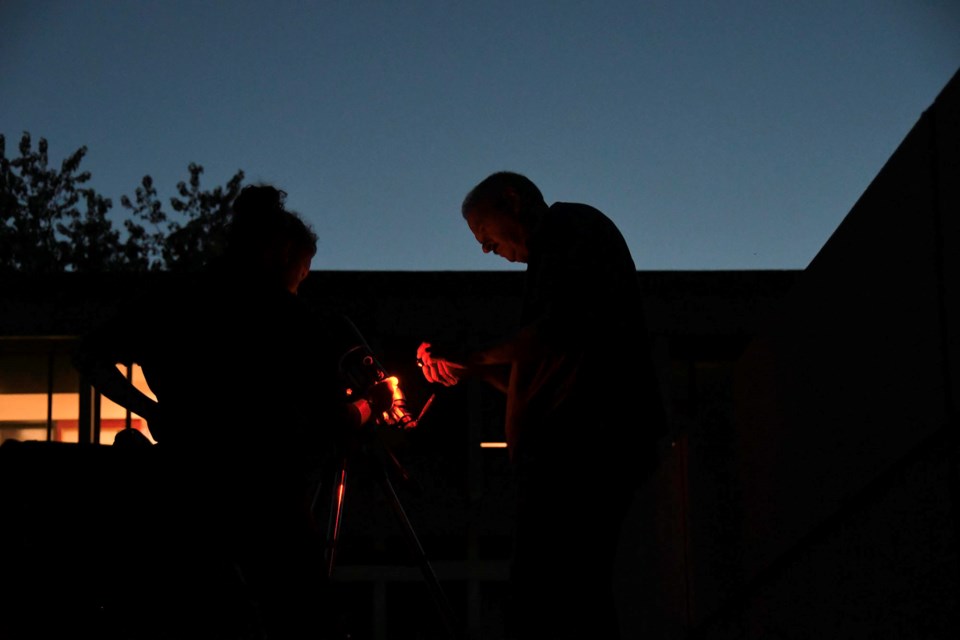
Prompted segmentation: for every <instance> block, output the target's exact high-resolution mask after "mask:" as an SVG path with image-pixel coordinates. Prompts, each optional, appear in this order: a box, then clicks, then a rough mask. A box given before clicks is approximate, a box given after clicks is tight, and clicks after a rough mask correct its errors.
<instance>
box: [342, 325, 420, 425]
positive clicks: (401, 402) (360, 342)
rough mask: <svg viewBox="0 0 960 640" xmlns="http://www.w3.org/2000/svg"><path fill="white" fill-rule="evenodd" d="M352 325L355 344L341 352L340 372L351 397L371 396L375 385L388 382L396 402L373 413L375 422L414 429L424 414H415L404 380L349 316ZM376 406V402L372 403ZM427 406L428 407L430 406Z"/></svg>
mask: <svg viewBox="0 0 960 640" xmlns="http://www.w3.org/2000/svg"><path fill="white" fill-rule="evenodd" d="M346 321H347V323H349V324H350V327H351V328H352V333H353V334H354V336H353V337H354V340H353V342H355V344H354V345H353V346H351V347H350V348H348V349H347V350H346V351H345V352H344V353H343V355H342V356H340V363H339V373H340V379H341V380H342V381H343V383H344V384H345V385H346V394H347V395H348V396H350V397H351V398H364V399H367V400H369V399H370V397H371V395H372V394H373V393H374V387H376V386H377V385H379V384H386V385H387V386H388V388H389V389H390V393H391V395H392V398H393V402H392V403H391V405H390V408H389V409H387V410H386V411H383V412H381V413H380V414H379V415H375V416H373V419H374V422H375V423H376V424H378V425H387V426H391V427H396V428H398V429H401V430H404V431H405V430H408V429H414V428H416V426H417V421H418V420H419V419H420V417H422V416H423V413H424V411H421V412H420V416H418V417H416V418H414V417H413V415H411V413H410V411H409V410H408V408H407V399H406V396H405V395H404V394H403V391H402V390H401V389H400V381H399V379H398V378H397V377H396V376H393V375H389V374H388V373H387V370H386V369H385V368H384V366H383V365H382V364H381V363H380V361H379V360H378V359H377V357H376V356H375V355H374V353H373V351H372V350H371V349H370V346H369V345H368V344H367V342H366V340H364V339H363V336H361V335H360V332H359V331H358V330H357V328H356V327H355V326H353V323H352V322H350V320H349V319H347V320H346ZM371 406H373V403H371ZM426 408H427V407H426V406H424V410H426Z"/></svg>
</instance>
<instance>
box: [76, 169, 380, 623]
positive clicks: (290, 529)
mask: <svg viewBox="0 0 960 640" xmlns="http://www.w3.org/2000/svg"><path fill="white" fill-rule="evenodd" d="M285 195H286V194H285V193H284V192H283V191H280V190H278V189H276V188H274V187H271V186H267V185H257V186H248V187H246V188H245V189H244V190H243V191H242V192H241V193H240V194H239V196H238V197H237V199H236V200H235V202H234V203H233V213H232V216H233V217H232V220H231V223H230V227H229V235H228V243H227V248H226V251H225V253H224V255H223V256H222V257H220V258H219V259H218V260H217V261H216V262H215V263H214V264H213V265H212V266H211V267H210V268H209V269H207V270H206V271H204V272H202V273H191V274H185V275H184V276H182V277H179V278H176V279H175V280H174V282H172V283H171V284H170V285H168V286H166V287H163V288H161V289H159V290H156V291H151V292H150V293H149V295H146V296H142V297H141V298H140V299H138V300H137V301H135V302H134V303H132V304H130V305H128V306H127V307H125V308H124V310H123V311H124V313H123V316H119V317H117V318H115V319H113V320H112V321H110V322H108V323H106V324H105V325H103V326H101V327H99V328H97V329H96V330H95V331H92V332H90V334H89V335H87V336H85V337H84V339H83V340H82V342H81V344H80V347H79V348H78V350H77V353H76V357H75V364H76V366H77V368H78V369H79V370H80V371H81V372H83V373H84V374H86V375H87V376H88V377H89V379H90V380H91V383H92V384H93V386H94V387H95V388H97V389H98V390H99V391H100V392H101V393H103V395H105V396H106V397H108V398H110V399H112V400H114V401H115V402H117V403H118V404H120V405H122V406H124V407H127V408H129V409H130V410H131V411H133V412H135V413H137V414H139V415H141V416H143V417H144V418H145V419H146V420H147V423H148V428H149V430H150V433H151V435H152V436H153V438H154V439H155V440H156V442H157V444H156V445H155V449H156V450H157V451H158V453H159V456H158V457H159V459H160V460H161V464H160V465H158V466H155V467H151V469H154V470H159V473H160V474H161V475H160V478H159V480H158V481H157V485H158V486H159V488H160V494H161V496H163V497H165V499H166V500H167V501H166V502H165V503H164V507H163V508H162V509H161V510H160V513H161V514H162V518H161V522H160V523H159V524H158V527H159V531H156V532H153V535H152V538H151V539H152V540H153V541H154V542H155V543H156V544H157V546H158V548H157V549H154V550H153V551H158V552H160V553H161V554H163V555H162V557H163V559H164V563H169V564H168V566H162V567H160V569H161V570H162V571H165V572H167V573H168V574H174V575H171V579H173V578H177V577H179V576H178V575H175V574H176V573H177V572H182V573H183V575H182V579H181V580H178V581H177V582H175V583H172V584H171V585H166V584H160V583H157V584H155V585H152V586H149V587H146V588H147V591H146V593H145V594H144V595H143V598H145V599H146V600H147V601H148V604H149V605H150V606H151V607H152V611H153V613H154V615H153V617H152V623H153V624H156V625H157V626H158V627H160V628H164V629H167V630H169V631H170V632H171V635H173V636H175V637H238V636H240V637H268V638H271V639H276V640H284V639H288V638H318V637H319V638H322V637H326V636H325V633H327V632H328V631H329V627H327V625H328V624H329V620H327V619H326V616H327V614H328V613H329V612H328V611H325V610H324V604H325V602H326V596H327V585H326V582H325V577H326V572H325V567H324V562H323V557H322V556H323V550H324V543H323V538H322V536H321V532H320V528H319V527H318V526H317V523H316V522H315V521H314V518H313V516H314V512H313V510H312V505H311V502H312V498H313V491H314V489H315V487H316V477H317V476H316V473H317V472H318V471H319V470H322V469H323V468H324V466H325V465H326V464H327V462H328V461H329V460H330V459H332V457H333V456H334V453H333V452H334V451H336V450H337V448H338V447H339V446H340V444H341V441H342V439H343V437H344V434H345V433H348V432H349V431H350V430H351V429H352V428H354V427H356V426H358V425H360V424H363V423H364V422H366V421H367V420H369V419H370V417H371V415H375V414H376V413H377V412H381V411H383V410H385V409H387V408H388V407H389V406H390V403H391V401H392V400H391V398H392V393H391V392H390V390H389V389H387V388H385V387H386V385H377V388H376V389H375V390H374V391H373V392H372V393H371V394H370V396H369V397H365V398H360V399H358V400H356V401H354V402H352V403H348V401H347V399H346V396H345V394H344V393H343V391H344V386H343V380H342V375H341V374H342V372H341V371H340V370H339V369H338V367H339V361H340V357H341V356H342V355H343V354H344V352H345V351H346V350H347V349H348V348H349V347H352V346H354V345H355V344H356V338H357V334H356V333H355V330H354V329H353V325H352V324H350V323H349V320H347V319H346V318H345V317H344V316H342V315H340V314H338V313H334V312H326V313H319V312H318V311H317V310H316V309H313V308H311V307H309V306H308V305H307V304H306V303H305V302H304V301H303V300H302V299H301V298H300V297H299V296H298V295H297V293H298V290H299V286H300V284H301V283H302V281H303V280H304V278H306V277H307V274H308V273H309V269H310V263H311V260H312V258H313V256H314V254H315V252H316V240H317V239H316V236H315V234H314V233H313V231H312V230H310V229H309V227H308V226H307V225H306V224H305V223H304V222H303V221H302V220H301V219H300V217H299V216H298V215H297V214H295V213H294V212H291V211H288V210H287V209H286V208H285V205H284V199H285ZM117 363H125V364H128V365H129V364H132V363H139V364H140V365H141V367H142V369H143V372H144V376H145V378H146V380H147V383H148V385H149V386H150V389H151V390H152V391H153V392H154V394H155V395H156V398H157V400H156V401H154V400H152V399H151V398H150V397H148V396H146V395H144V394H143V393H141V392H140V391H139V390H137V389H136V388H134V387H133V386H132V385H131V384H130V383H129V382H128V381H127V380H126V378H124V377H123V376H122V375H121V374H120V373H119V371H118V370H117V368H116V364H117ZM116 444H121V441H119V440H118V441H117V443H116ZM161 564H162V563H161ZM188 625H190V627H195V629H194V630H193V631H191V630H190V629H189V628H188Z"/></svg>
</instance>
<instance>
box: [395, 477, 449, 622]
mask: <svg viewBox="0 0 960 640" xmlns="http://www.w3.org/2000/svg"><path fill="white" fill-rule="evenodd" d="M378 480H379V483H380V487H381V488H382V489H383V492H384V493H385V494H386V495H387V498H389V502H390V506H391V508H392V509H393V513H394V515H395V516H396V517H397V520H398V521H399V522H400V526H401V527H402V528H403V532H404V534H406V537H407V542H409V543H410V547H411V549H412V551H413V553H414V555H415V556H416V558H417V563H418V564H419V565H420V570H421V572H422V573H423V577H424V579H425V580H426V582H427V588H428V589H429V590H430V595H431V596H433V601H434V603H436V605H437V608H438V609H439V611H440V616H441V618H442V619H443V624H444V627H446V630H447V633H448V635H449V637H450V638H460V637H461V634H460V632H459V631H458V629H459V625H458V623H457V621H456V616H455V615H454V613H453V607H452V606H451V605H450V601H449V600H447V596H446V594H445V593H444V591H443V588H442V587H441V586H440V581H439V580H438V579H437V576H436V574H435V573H434V572H433V567H432V566H431V565H430V561H429V560H428V559H427V554H426V552H425V551H424V550H423V546H422V545H421V544H420V540H419V539H418V538H417V534H416V532H415V531H414V530H413V525H412V524H411V523H410V519H409V518H407V514H406V512H405V511H404V509H403V505H402V504H400V498H399V497H397V492H396V491H395V490H394V488H393V483H392V482H390V478H389V477H388V476H387V473H386V471H385V470H383V469H381V473H380V474H378Z"/></svg>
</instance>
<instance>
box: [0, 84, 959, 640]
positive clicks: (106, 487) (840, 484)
mask: <svg viewBox="0 0 960 640" xmlns="http://www.w3.org/2000/svg"><path fill="white" fill-rule="evenodd" d="M958 215H960V80H958V78H957V77H954V78H953V80H952V81H951V82H950V83H949V84H948V86H947V87H946V88H945V89H944V91H943V92H942V93H941V95H940V96H939V97H938V99H937V101H936V102H935V103H934V104H933V105H932V106H931V107H930V109H929V110H927V111H926V112H925V113H924V114H923V116H922V117H921V118H920V120H919V122H918V123H917V125H916V126H915V127H914V129H913V130H912V131H911V132H910V133H909V135H908V136H907V137H906V139H905V140H904V142H903V144H902V145H901V146H900V147H899V148H898V149H897V151H896V153H895V154H894V155H893V156H892V157H891V158H890V161H889V162H888V163H887V164H886V166H884V167H883V169H882V170H881V171H880V173H879V174H878V175H877V177H876V179H875V180H874V181H873V183H872V184H871V185H870V186H869V188H868V189H867V190H866V191H865V192H864V194H863V196H862V197H861V199H860V200H859V201H858V202H857V204H856V205H855V207H854V208H853V209H852V210H851V211H850V213H849V215H848V216H847V217H846V219H845V220H844V221H843V223H842V224H841V225H840V227H839V228H838V229H837V230H836V232H835V233H834V234H833V236H832V237H831V238H829V240H828V241H827V242H826V244H825V245H824V247H823V249H822V250H821V252H820V253H819V254H818V255H817V256H816V257H815V259H814V260H813V261H812V262H811V264H810V265H809V267H808V268H807V269H805V270H804V271H802V272H796V271H783V272H778V271H772V272H641V273H640V274H639V277H640V278H641V281H642V283H643V285H644V288H645V291H646V295H647V305H648V306H647V311H648V314H649V316H650V327H651V330H652V332H653V334H654V336H655V338H656V347H657V356H658V359H659V363H660V372H661V377H662V383H663V390H664V394H665V397H666V398H667V401H668V405H669V407H670V411H671V419H672V425H673V431H672V433H671V434H670V437H669V438H667V439H665V441H664V442H663V462H662V465H661V467H660V469H659V472H658V474H657V476H656V478H655V479H654V482H653V483H652V484H650V485H649V486H647V487H644V489H643V490H642V491H641V492H640V493H639V494H638V495H637V498H636V500H635V503H634V508H633V510H632V512H631V516H630V520H629V522H628V525H627V527H626V528H625V532H624V533H625V538H624V542H623V544H622V545H621V549H620V565H619V566H620V570H619V574H618V580H619V582H618V585H619V591H618V593H619V597H620V604H621V613H622V623H623V628H624V632H625V637H626V638H646V637H657V638H676V639H681V638H683V639H687V638H689V639H693V638H697V639H703V640H727V639H737V640H754V639H759V638H771V637H776V638H836V637H846V638H866V637H870V638H952V637H954V636H955V634H956V633H957V631H958V630H960V625H958V620H957V611H958V610H960V597H958V596H960V580H958V574H960V562H958V557H957V551H958V541H960V535H958V531H960V530H958V512H957V506H958V502H957V495H958V493H957V492H958V490H960V485H958V475H957V455H958V444H957V435H958V429H960V425H958V411H957V409H958V407H957V398H958V385H960V382H958V374H957V371H956V364H957V361H958V358H957V356H958V350H960V345H958V342H957V328H958V327H960V296H958V292H960V287H958V284H960V283H958V277H960V264H958V262H960V242H958V240H960V218H958ZM160 277H172V276H169V275H168V274H151V275H149V276H148V278H160ZM520 280H521V278H520V274H519V273H512V272H495V273H459V272H439V273H434V272H431V273H414V272H410V273H406V272H400V273H363V272H360V273H356V272H339V273H338V272H317V273H314V274H312V275H311V277H310V278H309V279H308V280H307V281H306V283H305V284H304V289H303V292H302V294H303V295H309V296H315V297H316V298H317V299H319V300H329V301H330V302H332V303H335V306H337V307H339V308H342V309H344V310H345V311H346V312H347V313H348V314H349V315H350V316H351V317H353V318H354V319H355V321H356V322H357V324H358V326H359V327H360V328H361V329H362V330H363V332H364V333H365V334H366V335H368V336H370V337H371V338H372V342H373V343H374V344H372V346H373V347H374V348H375V349H376V350H377V351H378V352H379V353H380V354H382V358H383V361H384V363H385V364H386V365H387V366H388V367H390V368H392V369H393V370H394V371H395V372H396V373H397V374H398V375H399V376H400V378H401V380H403V381H405V391H406V392H407V395H408V399H409V401H410V404H411V405H412V406H413V407H415V408H419V407H420V406H421V405H422V404H423V403H424V402H425V400H426V398H427V397H428V396H429V395H430V394H431V393H433V392H434V391H437V390H436V389H430V388H427V387H425V386H423V385H422V384H421V382H420V378H419V377H418V376H417V375H416V373H417V372H416V371H415V366H416V365H415V363H414V362H413V361H412V360H413V354H414V352H415V349H416V342H417V341H418V340H419V338H420V337H421V336H422V335H424V334H425V333H429V332H431V331H432V330H434V329H437V330H439V329H440V327H434V325H433V321H432V320H431V318H436V317H443V318H444V322H443V326H459V327H462V331H463V332H464V335H469V334H470V333H471V332H472V330H473V329H474V328H475V327H486V328H489V330H490V331H496V330H499V329H500V327H498V326H497V323H498V322H507V321H509V320H510V319H511V318H512V316H511V315H510V314H507V315H506V317H504V318H499V319H498V318H497V317H486V316H485V315H484V314H485V313H487V314H494V313H495V312H496V310H498V309H501V308H511V307H512V305H513V303H514V301H515V299H516V296H517V295H518V294H519V291H518V290H517V287H518V286H519V284H520ZM142 284H143V278H133V277H127V276H114V277H104V278H91V277H82V276H76V275H69V274H67V275H62V276H56V277H50V278H30V277H24V278H19V279H11V280H6V281H4V282H2V283H0V305H2V306H0V310H2V313H0V336H4V337H3V338H0V394H2V395H0V403H2V402H4V398H12V397H13V394H18V393H19V394H37V393H40V394H54V395H55V394H56V393H59V392H61V391H69V392H72V393H76V392H77V391H78V390H81V394H80V396H79V400H76V402H77V403H78V411H77V413H76V415H77V421H76V425H75V427H76V429H77V433H78V434H79V435H78V440H79V442H80V444H76V445H63V446H55V445H38V446H37V447H32V446H28V447H18V446H13V447H9V446H6V445H4V446H3V447H0V454H2V455H0V480H2V485H0V486H2V488H3V494H4V502H3V511H2V513H0V527H2V531H3V540H4V543H5V547H4V548H5V552H6V558H5V568H7V569H9V568H10V567H14V568H19V569H23V572H20V573H18V572H17V571H9V570H5V571H3V572H0V580H2V581H3V584H2V585H0V586H2V589H3V593H0V596H2V599H0V606H3V610H0V618H2V617H3V616H4V615H8V614H10V613H11V610H10V603H11V602H23V601H25V600H30V601H32V599H34V598H35V599H36V601H41V602H42V603H43V605H44V609H45V610H47V611H49V615H50V616H61V617H62V618H63V619H64V620H67V621H68V622H69V623H70V624H71V625H72V626H71V627H70V628H75V629H77V630H78V632H82V631H83V630H85V629H95V628H96V625H97V624H99V622H98V620H97V615H96V613H97V611H98V610H97V609H96V608H95V607H93V608H91V605H96V604H97V603H98V602H101V601H103V599H104V598H105V597H106V596H105V595H104V594H107V593H109V590H110V589H113V588H116V585H111V584H104V583H103V577H104V576H105V575H107V574H105V572H104V571H103V568H104V567H107V566H111V567H112V566H115V565H114V564H112V563H111V558H113V557H115V554H117V553H121V552H122V553H125V554H127V555H126V556H124V557H127V558H129V559H130V562H131V563H136V562H137V561H138V555H137V553H138V552H140V551H142V552H143V553H144V554H148V553H149V549H141V548H140V545H139V544H138V539H137V538H136V536H137V535H138V534H137V533H136V529H134V528H132V527H133V526H135V525H136V524H138V522H137V520H136V518H133V519H132V520H130V519H126V520H125V519H124V517H118V512H117V510H116V509H114V508H113V507H114V506H115V505H117V499H118V497H121V498H122V499H129V500H132V501H136V500H137V499H138V497H142V496H139V495H138V492H137V491H136V490H135V485H130V484H129V481H130V479H131V478H135V477H136V475H137V474H138V473H142V469H139V468H136V467H134V468H130V467H129V466H128V467H127V468H126V469H124V467H123V464H119V466H118V465H117V464H114V463H111V462H110V461H109V456H110V453H109V451H105V449H108V448H106V447H96V446H94V445H92V444H83V443H91V442H95V441H96V439H97V422H96V420H94V419H92V418H91V417H90V416H91V415H93V413H94V410H95V409H96V407H97V398H96V395H95V394H90V393H89V389H85V388H84V387H83V384H82V381H80V380H78V379H77V377H76V374H75V372H73V373H71V371H70V369H69V366H67V365H66V364H65V360H64V357H63V354H64V353H66V352H67V351H68V350H69V347H70V344H71V340H72V336H75V335H77V334H78V333H80V332H81V331H83V330H84V329H86V328H87V327H88V326H91V325H92V323H94V322H96V321H97V320H98V319H99V318H101V317H103V315H104V314H106V313H108V312H109V311H111V310H112V308H113V307H114V306H115V305H118V304H120V303H121V301H122V300H123V298H124V296H125V295H126V294H127V293H128V292H129V291H131V290H132V289H133V288H136V287H138V286H142ZM511 292H512V293H511ZM451 316H452V317H453V318H454V319H455V320H459V323H457V322H453V323H451V322H450V320H451ZM135 321H136V318H131V322H135ZM197 366H208V365H206V364H204V363H198V365H197ZM211 374H212V375H215V370H214V369H211ZM497 402H498V400H497V396H495V395H493V394H490V393H488V392H486V391H485V390H484V389H483V387H482V386H479V385H476V386H475V385H468V386H466V387H464V388H462V389H460V388H454V389H450V390H447V391H440V392H438V393H437V397H436V400H435V402H434V404H433V405H432V407H431V409H430V411H429V413H428V414H427V415H426V416H425V417H424V420H423V421H422V422H421V424H420V426H419V427H418V429H417V431H416V432H414V433H411V434H409V435H407V436H404V437H403V438H394V437H392V436H391V437H390V439H391V442H392V444H393V445H394V446H395V450H396V451H397V452H398V455H399V456H400V458H401V459H402V460H403V461H404V463H405V464H406V467H407V469H408V470H409V471H410V472H411V475H412V476H413V477H414V478H415V480H416V481H417V485H418V486H419V491H417V490H416V489H417V486H415V485H411V486H401V487H400V491H401V499H402V500H403V501H404V504H405V506H406V507H407V510H408V513H409V515H410V519H411V521H412V522H413V524H414V526H415V527H416V528H417V530H418V532H419V533H420V536H421V539H422V541H423V543H424V547H425V549H426V551H427V554H428V555H429V556H430V557H431V559H432V560H433V562H434V567H435V568H436V570H437V574H438V576H439V578H440V580H441V581H443V583H444V586H445V588H447V589H448V595H449V596H450V598H451V600H452V602H453V603H454V605H455V606H456V607H457V608H458V611H459V612H460V613H461V615H462V616H463V619H464V621H465V622H466V624H467V625H468V627H469V628H470V630H471V632H472V633H473V634H474V637H476V638H497V637H498V636H499V631H500V623H499V620H498V616H499V614H500V608H499V606H500V603H501V600H500V598H501V596H502V592H501V588H502V585H503V581H504V579H505V577H506V574H505V567H506V560H507V558H508V555H509V539H508V537H507V534H506V532H507V531H509V520H510V519H509V513H510V510H511V508H512V495H511V493H510V489H509V481H508V479H507V476H506V474H507V466H506V461H505V453H504V450H502V449H482V448H481V447H480V443H481V442H486V441H497V440H500V439H501V438H502V425H500V424H499V423H498V419H499V416H501V415H502V410H501V407H500V406H499V405H498V404H497ZM53 413H54V412H53V410H52V409H51V410H50V411H48V415H50V416H52V415H53ZM54 422H57V421H56V420H53V418H52V417H51V418H49V419H48V420H46V421H41V422H40V423H39V424H38V425H34V426H37V427H38V428H46V429H48V430H49V431H50V432H51V433H55V432H57V430H58V429H59V428H60V427H61V426H63V425H54V424H52V423H54ZM23 426H24V425H19V426H17V427H16V428H21V427H23ZM0 428H2V429H5V431H4V433H5V434H6V436H5V437H10V434H11V433H14V432H13V431H12V429H13V428H14V427H12V426H11V424H8V423H0ZM17 433H20V432H17ZM21 444H29V443H21ZM111 465H112V466H111ZM588 467H589V462H588V461H584V469H583V471H584V477H585V478H586V477H587V472H588V471H589V468H588ZM122 473H126V474H129V475H123V476H121V475H119V474H122ZM118 487H123V489H122V491H121V493H120V496H117V495H114V494H113V491H114V490H115V489H117V488H118ZM351 491H353V492H354V493H352V494H351V496H350V499H349V501H348V504H347V512H346V521H345V527H346V528H345V530H344V531H343V532H342V537H341V546H340V558H341V560H340V566H339V569H338V571H339V573H338V574H337V575H336V576H335V577H336V580H337V581H338V582H339V584H340V585H341V586H342V590H341V593H342V597H343V598H344V602H343V606H342V607H341V611H342V616H343V618H342V619H341V620H338V621H337V623H338V624H340V625H342V626H343V627H344V628H348V629H350V630H351V631H352V632H353V635H354V637H355V638H387V637H390V638H395V637H396V638H401V637H438V638H439V637H442V635H441V634H440V625H439V622H438V621H437V620H436V617H435V614H434V612H433V611H432V609H431V604H430V601H429V597H428V595H427V593H426V591H425V589H424V588H423V585H422V579H421V575H420V572H419V570H418V569H417V567H416V566H413V565H412V564H410V561H409V558H408V556H407V555H406V553H405V543H404V540H403V539H402V532H401V531H400V530H399V529H398V528H397V526H396V524H395V523H394V522H393V521H392V516H391V514H390V513H389V510H388V509H387V508H386V507H385V505H384V501H383V499H382V497H380V496H379V495H378V494H377V492H376V487H375V486H374V484H373V483H368V482H362V481H360V482H357V483H356V484H355V485H354V486H353V487H352V488H351ZM598 491H599V492H602V488H599V489H598ZM598 499H602V498H601V496H600V495H599V494H598ZM124 513H125V512H123V511H120V512H119V516H123V514H124ZM137 513H138V512H136V511H134V512H132V515H134V516H136V515H137ZM128 515H130V514H129V513H128ZM588 518H589V507H588V506H585V505H571V519H572V521H574V522H582V521H584V520H588ZM118 541H122V544H120V543H119V542H118ZM117 545H119V546H117ZM577 554H578V550H571V556H572V557H573V559H574V561H575V560H576V557H577ZM566 560H568V561H569V560H570V558H567V559H566ZM134 566H135V565H134ZM21 579H23V581H21ZM24 590H27V592H26V593H24Z"/></svg>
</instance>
